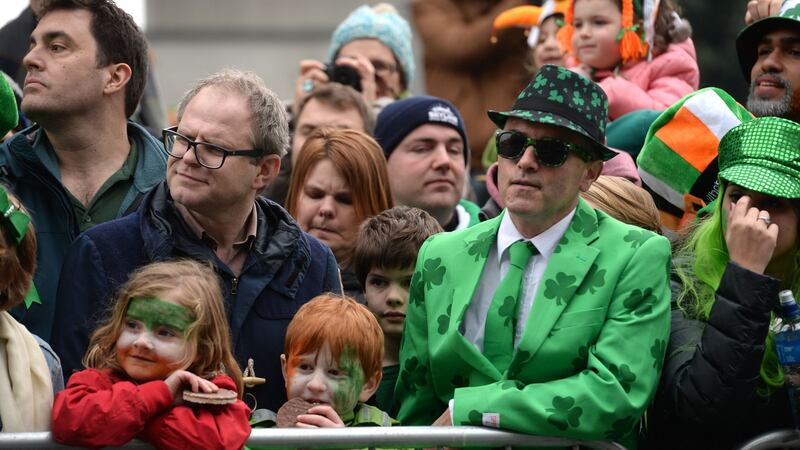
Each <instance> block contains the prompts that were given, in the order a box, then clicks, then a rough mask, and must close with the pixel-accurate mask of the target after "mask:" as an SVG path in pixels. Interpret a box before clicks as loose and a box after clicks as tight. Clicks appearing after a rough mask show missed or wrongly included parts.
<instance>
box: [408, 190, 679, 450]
mask: <svg viewBox="0 0 800 450" xmlns="http://www.w3.org/2000/svg"><path fill="white" fill-rule="evenodd" d="M501 218H502V214H501V216H498V217H497V218H495V219H492V220H489V221H486V222H483V223H481V224H478V225H475V226H473V227H471V228H468V229H466V230H462V231H458V232H453V233H442V234H438V235H435V236H433V237H431V238H429V239H428V241H426V242H425V244H424V245H423V246H422V248H421V249H420V252H419V256H418V259H417V267H416V271H415V273H414V277H413V278H412V282H411V291H410V298H409V306H408V311H407V317H406V322H405V330H404V332H403V333H404V334H403V343H402V347H401V350H400V376H399V378H398V381H397V387H396V394H395V399H396V401H398V402H399V403H400V412H399V414H398V419H399V420H400V422H401V423H402V424H403V425H428V424H431V423H432V422H433V421H434V420H436V418H438V417H439V416H440V415H441V414H442V413H443V412H444V411H445V410H446V409H447V406H448V402H449V400H450V399H454V407H453V409H454V410H453V411H452V413H453V423H454V425H490V426H499V427H500V428H503V429H507V430H512V431H517V432H522V433H529V434H535V435H542V436H559V437H568V438H573V439H592V440H614V441H617V442H619V443H621V444H623V445H625V446H627V447H629V448H630V447H635V445H636V444H635V438H636V432H635V431H636V430H635V428H636V426H637V424H638V422H639V419H640V418H641V416H642V414H643V413H644V411H645V409H646V408H647V406H648V404H649V402H650V400H651V399H652V397H653V395H654V393H655V390H656V386H657V383H658V379H659V375H660V372H661V368H662V365H663V360H664V352H665V349H666V342H667V339H668V336H669V327H670V316H669V302H670V292H669V282H668V272H669V261H670V246H669V243H668V241H667V239H666V238H664V237H662V236H658V235H656V234H655V233H652V232H650V231H646V230H643V229H641V228H638V227H634V226H631V225H627V224H624V223H622V222H619V221H617V220H615V219H613V218H611V217H610V216H608V215H607V214H605V213H603V212H600V211H595V210H594V209H592V208H591V207H589V206H588V205H587V204H586V203H585V202H584V201H583V200H580V201H579V204H578V208H577V211H576V213H575V216H574V217H573V219H572V221H571V223H570V225H569V228H568V229H567V231H566V233H565V234H564V236H563V238H562V239H561V241H560V242H559V244H558V246H557V247H556V249H555V252H554V253H553V255H552V257H551V259H550V262H549V264H548V266H547V268H546V270H545V273H544V276H543V278H542V280H541V282H540V284H539V288H538V290H537V292H536V297H535V300H534V304H533V306H532V308H531V311H530V314H529V316H528V319H527V323H526V324H525V330H524V333H523V336H522V339H521V340H520V343H519V346H518V348H517V349H516V351H515V354H514V357H513V360H512V363H511V366H510V367H509V368H508V370H507V371H506V372H505V373H499V372H498V370H497V369H496V368H495V367H494V365H492V363H490V362H489V360H487V359H486V358H485V357H484V356H483V355H482V354H481V352H480V351H479V350H478V349H477V348H476V347H475V346H474V345H473V344H472V343H470V342H469V341H467V340H466V339H465V338H464V336H463V335H462V334H461V332H460V331H459V330H460V327H461V326H462V321H463V318H464V313H465V311H466V310H467V306H468V305H469V303H470V300H471V299H472V296H473V292H474V291H475V288H476V285H477V283H478V281H479V279H480V276H481V272H482V270H483V266H484V264H485V262H486V258H487V255H488V253H489V249H490V247H491V246H492V245H495V242H496V241H495V238H496V235H497V230H498V227H499V225H500V221H501Z"/></svg>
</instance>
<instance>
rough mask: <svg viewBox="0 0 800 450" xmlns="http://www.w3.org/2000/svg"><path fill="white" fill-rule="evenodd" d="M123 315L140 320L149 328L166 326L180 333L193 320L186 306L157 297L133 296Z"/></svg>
mask: <svg viewBox="0 0 800 450" xmlns="http://www.w3.org/2000/svg"><path fill="white" fill-rule="evenodd" d="M125 316H126V317H127V318H130V319H134V320H139V321H141V322H142V323H143V324H144V325H145V327H147V328H149V329H151V330H155V329H156V328H157V327H159V326H166V327H169V328H172V329H173V330H176V331H180V332H182V333H183V332H185V331H186V329H187V328H188V327H189V325H191V323H192V321H193V319H192V314H191V313H190V312H189V310H188V309H187V308H184V307H183V306H179V305H176V304H174V303H170V302H167V301H164V300H161V299H158V298H134V299H133V300H131V303H130V305H128V311H127V312H126V313H125Z"/></svg>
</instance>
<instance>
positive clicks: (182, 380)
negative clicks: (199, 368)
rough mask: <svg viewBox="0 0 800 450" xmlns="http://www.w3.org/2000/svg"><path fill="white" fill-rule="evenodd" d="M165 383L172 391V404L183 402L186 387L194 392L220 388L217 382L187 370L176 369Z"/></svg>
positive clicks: (209, 391) (215, 390)
mask: <svg viewBox="0 0 800 450" xmlns="http://www.w3.org/2000/svg"><path fill="white" fill-rule="evenodd" d="M164 383H167V386H168V387H169V391H170V393H172V404H173V405H180V404H182V403H183V391H184V389H187V388H188V389H191V390H192V392H205V393H208V394H210V393H213V392H217V391H218V390H219V388H218V387H217V385H216V384H214V383H212V382H210V381H208V380H206V379H205V378H203V377H200V376H198V375H195V374H193V373H192V372H187V371H185V370H176V371H175V372H172V373H171V374H170V375H169V376H168V377H167V379H166V380H164Z"/></svg>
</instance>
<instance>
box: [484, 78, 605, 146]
mask: <svg viewBox="0 0 800 450" xmlns="http://www.w3.org/2000/svg"><path fill="white" fill-rule="evenodd" d="M488 115H489V118H490V119H492V122H494V123H495V125H497V126H498V127H500V128H501V129H502V128H503V127H504V126H505V123H506V120H507V119H508V118H509V117H516V118H519V119H523V120H527V121H528V122H537V123H546V124H551V125H556V126H559V127H564V128H567V129H569V130H571V131H574V132H576V133H578V134H580V135H582V136H584V137H586V138H587V139H588V140H589V141H590V142H591V144H592V149H593V150H595V152H596V153H597V154H598V155H599V157H600V159H602V160H603V161H607V160H609V159H611V158H613V157H614V156H617V153H616V152H614V151H612V150H611V149H609V148H608V147H606V145H605V141H606V134H605V132H606V122H607V121H608V97H606V94H605V92H603V89H601V88H600V86H598V85H597V84H596V83H594V82H592V81H591V80H589V79H587V78H586V77H583V76H581V75H578V74H577V73H575V72H572V71H571V70H567V69H565V68H563V67H558V66H554V65H551V64H545V65H543V66H542V67H541V68H540V69H539V71H538V72H537V73H536V76H535V77H534V78H533V81H531V82H530V83H529V84H528V86H527V87H526V88H525V89H524V90H523V91H522V92H521V93H520V94H519V96H518V97H517V99H516V100H514V104H513V105H511V110H510V111H506V112H499V111H494V110H492V111H489V112H488Z"/></svg>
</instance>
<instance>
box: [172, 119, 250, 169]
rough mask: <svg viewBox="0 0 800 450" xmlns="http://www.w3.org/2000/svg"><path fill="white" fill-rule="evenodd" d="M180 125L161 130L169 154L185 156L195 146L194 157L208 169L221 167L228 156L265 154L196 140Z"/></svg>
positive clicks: (178, 156) (175, 156)
mask: <svg viewBox="0 0 800 450" xmlns="http://www.w3.org/2000/svg"><path fill="white" fill-rule="evenodd" d="M177 129H178V127H170V128H165V129H164V130H162V131H161V137H162V139H163V141H164V148H166V149H167V153H169V156H172V157H173V158H179V159H180V158H183V155H185V154H186V152H188V151H189V148H190V147H191V148H194V157H195V158H196V159H197V162H198V163H200V165H201V166H203V167H206V168H208V169H219V168H220V167H222V164H224V163H225V158H227V157H228V156H252V157H258V156H262V155H263V154H264V152H263V151H261V150H228V149H227V148H224V147H220V146H219V145H215V144H209V143H208V142H195V141H193V140H191V139H189V138H188V137H186V136H184V135H182V134H180V133H178V132H177V131H175V130H177Z"/></svg>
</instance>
